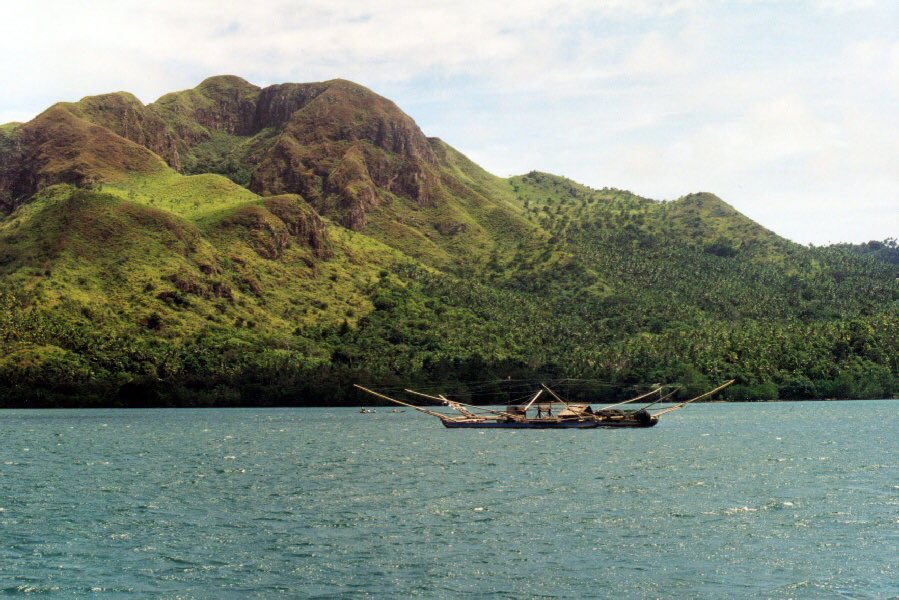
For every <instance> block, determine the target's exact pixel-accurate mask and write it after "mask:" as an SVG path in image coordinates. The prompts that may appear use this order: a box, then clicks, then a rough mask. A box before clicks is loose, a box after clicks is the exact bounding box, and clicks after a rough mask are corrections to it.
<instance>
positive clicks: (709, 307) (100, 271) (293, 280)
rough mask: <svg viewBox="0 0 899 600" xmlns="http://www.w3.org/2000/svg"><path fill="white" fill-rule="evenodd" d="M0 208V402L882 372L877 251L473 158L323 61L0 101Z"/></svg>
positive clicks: (344, 393) (223, 398) (790, 383)
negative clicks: (64, 99) (271, 81)
mask: <svg viewBox="0 0 899 600" xmlns="http://www.w3.org/2000/svg"><path fill="white" fill-rule="evenodd" d="M0 210H2V211H3V213H4V214H5V216H4V217H2V220H0V305H2V312H0V403H3V404H5V405H28V406H32V405H83V404H121V405H140V404H167V403H171V404H245V403H255V404H270V403H333V402H352V401H354V400H355V398H356V397H355V395H354V394H353V392H352V390H351V388H350V384H351V383H352V382H354V381H368V382H375V383H380V384H384V385H391V384H401V383H418V384H420V385H423V386H427V387H432V386H433V385H435V383H441V384H445V385H446V386H447V387H448V388H450V389H453V390H455V391H456V392H458V393H461V394H469V395H470V397H472V398H473V399H474V400H476V401H481V400H484V401H488V400H489V401H495V400H497V399H499V398H502V394H504V393H508V392H509V390H508V389H507V388H503V387H501V386H497V387H496V388H495V389H489V388H485V387H483V386H479V387H470V386H469V385H468V384H467V383H466V382H470V381H473V380H480V381H483V380H499V379H508V378H510V377H511V378H512V379H513V380H514V379H533V378H538V377H545V378H559V377H568V378H579V379H589V380H597V381H602V382H605V383H604V385H602V386H599V387H596V386H593V387H592V388H589V387H583V388H573V389H571V390H569V392H570V393H571V394H573V395H577V394H583V395H588V394H592V396H590V397H593V398H597V397H604V398H613V397H616V396H618V395H620V394H623V393H626V392H627V388H628V386H632V385H636V384H638V383H639V382H647V381H669V382H679V383H681V384H683V385H684V387H685V393H689V392H690V391H692V390H693V389H697V388H699V387H702V386H705V385H708V384H709V383H710V382H712V381H717V380H720V379H723V378H730V377H736V378H738V380H739V385H737V386H735V387H734V388H733V391H732V392H731V393H730V394H731V397H734V398H740V399H766V398H770V397H774V396H778V395H779V396H785V397H796V398H804V397H815V396H826V397H874V396H879V397H882V396H888V395H891V394H893V393H894V391H895V390H896V389H897V363H899V358H897V351H896V349H895V343H894V340H895V339H897V337H899V310H897V306H899V302H897V301H899V285H897V276H899V268H897V266H896V265H895V263H892V262H890V261H887V260H878V259H877V258H876V257H874V256H872V255H869V254H871V253H866V252H860V251H857V250H856V249H855V247H848V246H836V247H830V248H807V247H803V246H800V245H798V244H794V243H792V242H790V241H788V240H785V239H783V238H781V237H779V236H777V235H776V234H774V233H773V232H771V231H769V230H767V229H765V228H764V227H762V226H761V225H759V224H757V223H755V222H753V221H752V220H750V219H748V218H747V217H745V216H743V215H741V214H740V213H739V212H737V211H736V210H734V209H733V208H732V207H730V206H729V205H727V204H726V203H725V202H723V201H722V200H721V199H719V198H717V197H715V196H714V195H712V194H707V193H700V194H692V195H688V196H684V197H683V198H680V199H678V200H675V201H672V202H658V201H654V200H650V199H646V198H641V197H639V196H636V195H634V194H631V193H629V192H626V191H622V190H616V189H609V188H606V189H603V190H593V189H590V188H587V187H585V186H582V185H579V184H577V183H574V182H572V181H570V180H567V179H564V178H561V177H557V176H553V175H549V174H545V173H538V172H532V173H529V174H527V175H523V176H520V177H513V178H510V179H508V180H505V179H501V178H498V177H495V176H493V175H491V174H489V173H487V172H486V171H484V170H483V169H481V168H480V167H478V166H477V165H475V164H474V163H472V162H471V161H470V160H468V159H467V158H466V157H465V156H464V155H462V154H461V153H459V152H458V151H456V150H454V149H453V148H451V147H449V146H448V145H446V144H445V143H443V142H442V141H440V140H439V139H436V138H427V137H425V135H424V134H423V133H422V132H421V131H420V130H419V128H418V126H417V125H416V124H415V123H414V121H413V120H412V119H411V118H410V117H408V116H407V115H405V114H404V113H403V112H402V111H401V110H400V109H399V108H398V107H397V106H396V105H395V104H393V103H392V102H390V101H389V100H386V99H384V98H382V97H380V96H378V95H376V94H374V93H373V92H371V91H370V90H367V89H365V88H363V87H361V86H358V85H356V84H353V83H351V82H347V81H343V80H333V81H328V82H322V83H312V84H282V85H276V86H270V87H267V88H259V87H257V86H254V85H252V84H250V83H248V82H246V81H244V80H242V79H240V78H237V77H232V76H223V77H214V78H211V79H208V80H206V81H204V82H203V83H201V84H200V85H199V86H198V87H196V88H194V89H192V90H186V91H182V92H175V93H172V94H168V95H166V96H163V97H162V98H160V99H159V100H158V101H156V102H154V103H152V104H149V105H143V104H142V103H141V102H140V101H139V100H138V99H136V98H135V97H133V96H131V95H130V94H127V93H123V92H120V93H115V94H106V95H102V96H94V97H88V98H85V99H82V100H81V101H79V102H75V103H60V104H57V105H55V106H53V107H51V108H50V109H48V110H47V111H46V112H44V113H42V114H41V115H40V116H38V117H37V118H35V119H34V120H33V121H31V122H29V123H26V124H10V125H5V126H2V127H0ZM876 256H880V254H878V255H876ZM492 394H498V395H492ZM597 395H599V396H597ZM585 397H586V396H585Z"/></svg>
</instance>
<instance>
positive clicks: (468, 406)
mask: <svg viewBox="0 0 899 600" xmlns="http://www.w3.org/2000/svg"><path fill="white" fill-rule="evenodd" d="M404 391H406V392H409V393H410V394H415V395H416V396H421V397H422V398H430V399H431V400H439V401H441V402H446V403H452V404H458V405H459V406H464V407H466V408H476V409H478V410H483V411H485V412H489V413H492V414H494V415H502V416H504V417H510V418H512V419H518V415H513V414H512V413H510V412H504V411H501V410H490V409H489V408H484V407H483V406H475V405H474V404H465V403H464V402H457V401H456V400H449V399H448V398H444V397H443V396H442V395H441V396H431V395H429V394H423V393H421V392H416V391H415V390H410V389H406V390H404ZM460 412H461V411H460Z"/></svg>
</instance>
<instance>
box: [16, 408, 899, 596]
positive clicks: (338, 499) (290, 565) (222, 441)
mask: <svg viewBox="0 0 899 600" xmlns="http://www.w3.org/2000/svg"><path fill="white" fill-rule="evenodd" d="M0 436H2V437H0V439H2V445H0V507H2V512H0V542H2V543H0V590H2V591H5V592H7V593H11V594H13V595H15V594H17V593H19V592H29V591H31V592H44V593H49V594H50V595H59V596H66V597H70V596H72V595H94V594H95V593H97V592H104V593H100V594H99V595H100V596H104V595H106V596H133V597H138V596H139V597H168V598H174V597H180V598H192V597H196V598H243V597H248V596H256V597H271V596H277V595H282V596H284V597H341V596H346V597H394V598H395V597H407V596H422V597H454V598H458V597H472V598H479V597H496V598H507V597H508V598H520V597H544V598H555V597H559V598H583V597H612V598H622V597H624V598H627V597H633V598H643V597H647V598H655V597H705V598H724V597H727V598H744V597H745V598H748V597H752V598H756V597H773V598H820V597H847V598H889V597H896V596H899V402H890V401H865V402H826V403H825V402H807V403H780V404H708V405H698V406H691V407H689V408H688V409H685V410H683V411H680V412H677V413H673V414H671V415H668V416H667V417H665V418H663V420H662V423H661V424H660V425H659V426H658V427H656V428H653V429H631V430H581V431H539V430H518V431H487V432H485V431H477V430H446V429H444V428H443V427H441V426H440V425H439V423H438V422H437V421H436V420H435V419H432V418H429V417H426V416H423V415H420V414H418V413H413V412H409V411H407V412H405V413H403V414H391V413H389V412H386V411H385V410H384V409H381V410H379V412H378V413H377V414H373V415H362V414H358V413H357V412H356V411H355V410H352V409H259V410H255V409H247V410H243V409H242V410H132V411H115V410H108V411H107V410H97V411H15V410H11V411H4V412H2V413H0Z"/></svg>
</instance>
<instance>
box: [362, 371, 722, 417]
mask: <svg viewBox="0 0 899 600" xmlns="http://www.w3.org/2000/svg"><path fill="white" fill-rule="evenodd" d="M732 383H734V380H733V379H732V380H730V381H727V382H725V383H724V384H722V385H719V386H718V387H716V388H714V389H712V390H709V391H708V392H705V393H704V394H700V395H699V396H696V397H695V398H690V399H689V400H685V401H684V402H681V403H679V404H675V405H674V406H670V407H667V408H662V409H660V410H656V411H654V412H650V410H649V409H650V408H652V407H653V406H655V405H657V404H661V403H662V402H664V401H666V400H668V399H670V398H671V397H672V396H674V394H675V393H676V392H677V391H678V389H679V388H674V389H673V390H671V391H670V392H668V393H667V394H664V395H663V394H662V390H663V389H664V387H665V386H661V385H659V386H654V389H652V390H651V391H649V392H646V393H645V394H641V395H639V396H636V397H634V398H630V399H628V400H625V401H624V402H619V403H617V404H612V405H609V406H605V407H602V408H598V409H593V408H592V407H591V406H590V404H584V403H576V402H569V401H566V400H564V399H562V397H561V396H559V395H558V394H556V393H555V392H554V391H553V390H551V389H550V388H549V387H548V386H546V385H545V384H541V389H539V390H537V392H536V393H535V394H534V395H533V396H528V401H527V403H525V404H510V405H508V406H507V407H506V410H495V409H491V408H486V407H483V406H474V405H472V404H465V403H464V402H458V401H456V400H450V399H449V398H447V397H446V396H445V395H443V394H438V395H436V396H433V395H431V394H425V393H422V392H417V391H415V390H410V389H406V390H405V391H406V392H407V393H409V394H414V395H416V396H421V397H423V398H428V399H430V400H434V401H437V402H440V403H441V404H443V405H444V406H448V407H449V408H452V409H453V410H455V411H456V412H457V413H458V415H452V414H447V413H442V412H438V411H435V410H431V409H429V408H425V407H422V406H418V405H415V404H411V403H409V402H405V401H403V400H397V399H396V398H391V397H390V396H386V395H384V394H381V393H379V392H376V391H374V390H370V389H368V388H365V387H362V386H361V385H357V384H353V385H354V386H355V387H357V388H359V389H360V390H362V391H363V392H366V393H368V394H371V395H372V396H375V397H377V398H381V399H382V400H387V401H388V402H392V403H394V404H399V405H400V406H406V407H408V408H411V409H414V410H417V411H419V412H422V413H425V414H426V415H430V416H432V417H437V418H438V419H440V422H441V423H442V424H443V426H444V427H447V428H449V429H593V428H595V427H653V426H655V425H656V424H658V422H659V418H660V417H661V416H662V415H666V414H669V413H672V412H674V411H676V410H680V409H682V408H684V407H685V406H687V405H688V404H691V403H693V402H697V401H699V400H703V399H705V398H709V397H711V396H713V395H714V394H716V393H718V392H720V391H721V390H723V389H724V388H726V387H727V386H729V385H731V384H732ZM544 392H547V396H549V397H551V399H550V400H545V401H542V402H538V400H539V399H540V398H541V396H542V395H543V393H544ZM656 394H657V395H658V398H655V399H652V398H651V397H652V396H654V395H656ZM645 399H652V401H651V402H649V403H648V404H647V405H646V406H643V407H641V408H639V409H636V410H627V409H621V408H618V407H620V406H624V405H626V404H630V403H632V402H637V401H639V400H645ZM559 405H561V406H562V408H561V409H558V406H559ZM534 406H536V411H537V415H536V416H535V417H532V416H529V414H528V411H529V410H530V409H531V408H532V407H534ZM554 407H556V408H557V410H556V413H555V414H553V408H554Z"/></svg>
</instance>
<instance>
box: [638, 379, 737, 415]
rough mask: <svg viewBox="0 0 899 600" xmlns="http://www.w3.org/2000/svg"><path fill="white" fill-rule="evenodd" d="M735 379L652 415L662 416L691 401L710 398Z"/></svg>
mask: <svg viewBox="0 0 899 600" xmlns="http://www.w3.org/2000/svg"><path fill="white" fill-rule="evenodd" d="M735 381H736V379H731V380H730V381H727V382H725V383H723V384H721V385H719V386H718V387H716V388H715V389H713V390H711V391H708V392H706V393H705V394H701V395H699V396H696V397H695V398H690V399H689V400H687V401H686V402H681V403H680V404H677V405H675V406H672V407H671V408H666V409H665V410H661V411H659V412H657V413H655V414H654V415H652V416H654V417H661V416H662V415H667V414H668V413H670V412H674V411H676V410H680V409H681V408H683V407H685V406H686V405H688V404H690V403H691V402H696V401H697V400H702V399H703V398H708V397H709V396H711V395H712V394H715V393H717V392H720V391H721V390H723V389H724V388H726V387H727V386H729V385H731V384H732V383H734V382H735Z"/></svg>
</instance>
